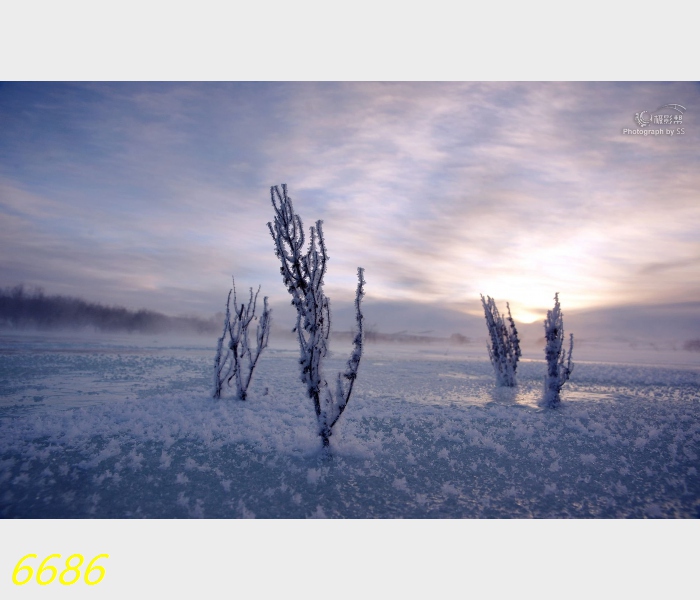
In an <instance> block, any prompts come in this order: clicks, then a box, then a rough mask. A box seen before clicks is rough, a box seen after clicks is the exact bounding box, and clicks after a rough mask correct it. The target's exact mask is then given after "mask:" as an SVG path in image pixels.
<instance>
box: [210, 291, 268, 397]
mask: <svg viewBox="0 0 700 600" xmlns="http://www.w3.org/2000/svg"><path fill="white" fill-rule="evenodd" d="M232 293H233V311H234V312H233V320H231V294H232ZM259 293H260V287H259V286H258V291H257V292H255V295H253V288H250V298H249V299H248V304H247V305H246V304H241V305H240V308H238V300H237V298H236V283H235V281H234V282H233V288H232V289H231V290H230V291H229V293H228V298H227V300H226V316H225V317H224V330H223V333H222V334H221V337H220V338H219V341H218V343H217V349H216V358H215V360H214V398H221V393H222V391H223V386H224V382H226V384H227V385H229V386H231V381H235V388H236V398H237V399H238V400H245V399H246V397H247V393H248V386H249V385H250V380H251V379H252V377H253V370H254V369H255V365H256V364H257V362H258V359H259V358H260V354H261V353H262V351H263V350H264V349H265V348H266V347H267V341H268V338H269V337H270V323H271V321H272V318H271V314H272V309H270V308H269V307H268V305H267V296H265V298H264V299H263V312H262V315H261V316H260V320H259V322H258V326H257V330H256V335H255V341H256V346H255V352H253V349H252V348H251V346H250V335H249V332H248V328H249V326H250V324H251V322H252V321H253V320H255V319H257V317H256V316H255V306H256V304H257V300H258V294H259ZM227 334H228V338H229V339H228V344H227V346H228V347H227V349H226V353H225V354H224V352H223V350H224V340H225V338H226V335H227Z"/></svg>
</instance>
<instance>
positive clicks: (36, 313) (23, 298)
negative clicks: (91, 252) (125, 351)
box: [0, 285, 220, 333]
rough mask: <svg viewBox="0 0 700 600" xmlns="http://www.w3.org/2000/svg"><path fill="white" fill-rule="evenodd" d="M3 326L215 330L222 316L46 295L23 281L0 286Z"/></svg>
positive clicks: (118, 329)
mask: <svg viewBox="0 0 700 600" xmlns="http://www.w3.org/2000/svg"><path fill="white" fill-rule="evenodd" d="M0 326H2V327H12V328H17V329H25V328H36V329H95V330H97V331H126V332H129V333H163V332H167V331H178V332H191V333H214V332H216V331H218V329H219V326H220V325H219V320H218V319H215V318H212V319H210V320H206V319H200V318H197V317H170V316H167V315H164V314H162V313H158V312H155V311H152V310H146V309H141V310H136V311H133V310H129V309H126V308H123V307H118V306H104V305H102V304H97V303H94V302H86V301H85V300H81V299H80V298H72V297H69V296H47V295H44V291H43V290H42V289H41V288H36V289H33V290H27V289H25V288H24V286H23V285H17V286H15V287H12V288H10V287H8V288H4V289H0Z"/></svg>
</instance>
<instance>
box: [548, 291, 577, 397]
mask: <svg viewBox="0 0 700 600" xmlns="http://www.w3.org/2000/svg"><path fill="white" fill-rule="evenodd" d="M544 337H545V340H546V342H547V345H546V346H545V349H544V354H545V358H546V359H547V375H546V376H545V378H544V398H543V401H544V404H545V406H547V407H549V408H556V407H557V406H558V405H559V403H560V402H561V399H560V398H559V392H561V388H562V386H563V385H564V384H565V383H566V382H567V381H568V380H569V377H570V376H571V372H572V371H573V370H574V365H573V363H572V362H571V353H572V351H573V349H574V334H573V333H572V334H570V336H569V354H568V357H567V354H566V350H564V349H563V348H562V346H563V343H564V319H563V315H562V312H561V307H560V306H559V292H557V293H556V294H554V308H553V309H552V310H549V311H547V318H546V319H545V321H544Z"/></svg>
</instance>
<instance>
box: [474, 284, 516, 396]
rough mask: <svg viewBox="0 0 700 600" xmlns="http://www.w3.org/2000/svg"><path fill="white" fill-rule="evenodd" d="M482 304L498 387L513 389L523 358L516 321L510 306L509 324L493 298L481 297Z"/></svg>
mask: <svg viewBox="0 0 700 600" xmlns="http://www.w3.org/2000/svg"><path fill="white" fill-rule="evenodd" d="M481 304H482V306H483V307H484V316H485V317H486V327H487V328H488V330H489V337H490V338H491V344H490V345H487V349H488V351H489V358H490V359H491V364H492V365H493V370H494V371H495V373H496V381H497V382H498V385H501V386H506V387H513V386H514V385H515V372H516V370H517V368H518V359H519V358H520V356H521V352H520V340H519V339H518V330H517V329H516V328H515V321H513V317H512V316H511V314H510V304H508V303H506V307H507V308H508V317H507V320H508V324H507V325H506V319H505V318H504V317H503V316H501V314H500V313H499V312H498V308H497V307H496V303H495V302H494V300H493V298H491V296H486V299H484V296H483V295H482V296H481Z"/></svg>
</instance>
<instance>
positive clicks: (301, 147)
mask: <svg viewBox="0 0 700 600" xmlns="http://www.w3.org/2000/svg"><path fill="white" fill-rule="evenodd" d="M667 103H678V104H681V105H683V106H684V107H685V108H686V112H685V114H684V115H683V120H684V122H683V126H684V129H685V134H684V135H674V136H668V135H663V136H658V137H652V136H647V137H643V136H633V135H623V133H622V130H623V128H631V129H635V128H636V129H638V128H639V127H638V125H637V124H636V123H635V122H634V116H635V113H638V112H640V111H642V110H647V111H654V110H656V109H657V108H658V107H660V106H662V105H664V104H667ZM699 115H700V86H699V85H697V84H694V83H687V82H681V83H536V82H535V83H533V82H526V83H421V82H413V83H173V84H165V83H81V84H71V83H5V84H0V284H2V286H9V285H15V284H17V283H25V284H26V285H30V286H41V287H43V288H44V289H45V291H46V292H47V293H60V294H66V295H75V296H81V297H84V298H86V299H89V300H93V301H99V302H103V303H106V304H113V305H124V306H128V307H131V308H141V307H145V308H150V309H154V310H161V311H163V312H167V313H170V314H185V313H187V314H193V313H195V314H202V315H209V314H212V313H214V312H216V311H219V310H221V308H222V303H223V301H224V300H225V296H226V292H227V290H228V288H229V283H230V276H231V275H234V276H235V277H236V281H237V283H238V284H239V285H240V287H241V288H247V287H248V286H257V285H258V284H262V287H263V290H262V293H263V294H265V295H268V296H270V298H271V300H272V301H273V303H286V302H287V301H288V296H287V293H286V291H285V289H284V287H283V285H282V282H281V277H280V275H279V271H278V264H277V258H276V257H275V255H274V251H273V242H272V239H271V238H270V235H269V233H268V231H267V227H266V223H267V222H268V221H269V220H271V219H272V208H271V206H270V199H269V188H270V186H271V185H276V184H280V183H286V184H288V186H289V191H290V195H291V196H292V198H293V200H294V204H295V208H296V210H297V212H298V213H299V214H300V215H301V217H302V219H303V221H304V225H305V227H306V228H308V227H309V226H310V225H312V224H313V222H315V220H317V219H323V221H324V229H325V233H326V242H327V246H328V252H329V255H330V257H331V259H330V263H329V270H328V275H327V278H326V292H327V294H328V295H329V296H330V297H331V299H332V301H333V302H335V303H339V304H340V305H342V303H344V302H348V303H349V302H350V301H351V300H352V296H353V290H354V287H355V277H356V268H357V267H358V266H363V267H364V268H365V272H366V279H367V286H366V291H367V299H366V302H368V303H370V302H378V303H379V302H402V303H404V304H406V303H408V304H423V305H432V304H436V303H437V304H439V305H441V306H445V307H448V308H450V309H452V310H457V311H461V312H465V313H471V314H481V313H480V311H481V307H480V303H479V294H480V293H483V294H489V295H491V296H493V297H495V298H496V299H497V301H499V302H501V301H502V302H505V301H506V300H508V301H510V304H511V308H512V309H513V315H514V317H515V318H516V319H517V320H520V321H524V322H530V321H533V320H535V319H540V318H542V317H543V315H544V314H545V312H546V310H547V309H548V308H551V304H552V297H553V295H554V292H557V291H558V292H559V294H560V299H561V300H562V305H563V306H565V307H566V308H568V309H571V310H587V309H595V308H610V307H619V306H625V305H630V304H634V305H647V306H648V305H656V304H669V303H674V302H686V303H687V302H700V269H699V268H698V261H699V260H700V235H699V233H700V231H699V230H700V225H698V224H699V223H700V191H699V190H700V170H699V169H698V164H699V162H700V160H699V159H700V121H699V120H698V116H699ZM650 127H651V126H650Z"/></svg>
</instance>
